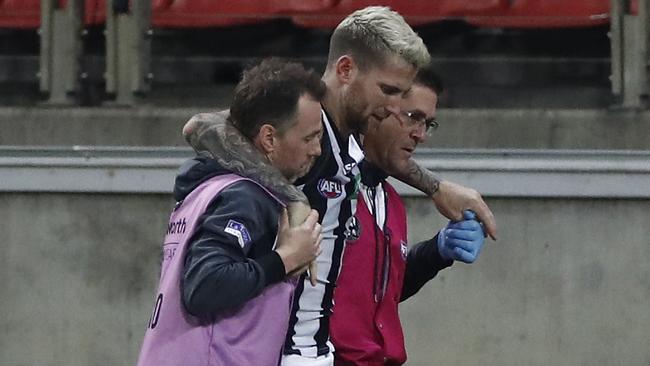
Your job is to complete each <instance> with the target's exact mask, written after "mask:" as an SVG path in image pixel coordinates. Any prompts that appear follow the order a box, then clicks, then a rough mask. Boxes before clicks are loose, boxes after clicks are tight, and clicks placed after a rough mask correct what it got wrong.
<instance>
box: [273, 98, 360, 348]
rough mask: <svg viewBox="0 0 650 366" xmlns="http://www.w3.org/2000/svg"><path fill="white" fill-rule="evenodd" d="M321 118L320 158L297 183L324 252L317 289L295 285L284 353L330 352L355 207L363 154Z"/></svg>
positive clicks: (305, 282) (301, 283) (302, 282)
mask: <svg viewBox="0 0 650 366" xmlns="http://www.w3.org/2000/svg"><path fill="white" fill-rule="evenodd" d="M322 119H323V126H324V128H325V130H326V131H327V133H324V134H323V139H322V141H321V146H322V153H321V156H320V157H319V158H318V159H317V160H316V162H315V164H314V166H313V167H312V169H311V170H310V171H309V173H308V174H307V175H306V176H305V177H303V178H301V179H299V180H298V181H297V182H296V184H298V185H301V188H302V190H303V192H304V193H305V195H306V196H307V198H308V199H309V203H310V205H311V207H312V208H313V209H315V210H317V211H318V214H319V218H320V221H321V225H322V235H323V241H322V243H321V247H322V249H323V252H322V253H321V254H320V256H319V257H318V259H317V263H318V284H317V285H316V287H313V286H312V285H311V284H310V283H309V278H307V276H305V275H303V277H302V278H301V280H300V281H299V283H298V286H297V288H296V292H295V294H294V298H293V308H292V313H291V317H290V322H289V329H288V331H287V338H286V341H285V346H284V354H286V355H291V354H295V355H301V356H305V357H317V356H321V355H326V354H328V353H330V352H332V351H334V347H333V346H332V344H331V343H330V341H329V317H330V314H331V312H332V305H333V301H332V299H333V295H334V288H335V284H336V278H337V277H338V275H339V271H340V266H341V258H342V256H343V250H344V246H345V231H346V222H347V221H348V220H349V219H350V218H351V217H352V216H353V214H354V210H355V209H356V194H357V192H356V190H357V187H358V176H359V168H358V164H359V163H360V162H361V160H362V159H363V152H362V150H361V148H360V147H359V145H358V144H357V141H356V140H355V139H354V137H353V136H350V137H349V138H348V139H344V138H343V136H341V134H340V133H339V131H338V129H337V127H336V126H335V125H334V124H333V123H331V122H330V119H329V117H328V115H327V113H326V112H325V111H324V110H323V111H322Z"/></svg>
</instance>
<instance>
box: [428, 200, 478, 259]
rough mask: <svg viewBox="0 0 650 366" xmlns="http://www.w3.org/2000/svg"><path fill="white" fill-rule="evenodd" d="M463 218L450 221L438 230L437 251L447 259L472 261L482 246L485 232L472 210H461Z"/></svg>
mask: <svg viewBox="0 0 650 366" xmlns="http://www.w3.org/2000/svg"><path fill="white" fill-rule="evenodd" d="M463 219H464V220H462V221H456V222H454V221H450V222H449V224H448V225H447V227H445V228H444V229H442V230H440V233H438V252H440V256H441V257H443V258H445V259H448V260H455V261H461V262H464V263H474V261H476V259H478V256H479V254H480V253H481V248H483V243H484V242H485V234H484V233H483V228H482V227H481V224H480V223H479V222H478V221H476V215H475V214H474V212H472V211H469V210H467V211H463Z"/></svg>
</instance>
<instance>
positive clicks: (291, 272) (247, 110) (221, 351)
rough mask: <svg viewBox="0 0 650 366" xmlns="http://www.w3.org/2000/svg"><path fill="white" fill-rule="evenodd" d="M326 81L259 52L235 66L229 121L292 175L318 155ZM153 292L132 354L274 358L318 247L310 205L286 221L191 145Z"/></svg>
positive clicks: (212, 359)
mask: <svg viewBox="0 0 650 366" xmlns="http://www.w3.org/2000/svg"><path fill="white" fill-rule="evenodd" d="M324 94H325V86H324V84H323V82H322V81H321V80H320V78H319V77H318V76H317V75H316V74H314V73H313V72H311V71H306V70H305V69H304V68H303V67H302V66H301V65H299V64H296V63H287V62H283V61H280V60H278V59H267V60H264V61H262V62H261V63H260V64H259V65H258V66H256V67H253V68H251V69H249V70H247V71H246V72H244V74H243V78H242V80H241V82H240V83H239V84H238V86H237V88H236V89H235V94H234V99H233V101H232V104H231V109H230V112H231V122H232V124H233V125H234V126H235V128H237V129H238V130H239V132H240V133H241V134H242V135H243V136H245V137H246V138H248V139H249V140H250V141H251V143H252V145H251V146H254V148H256V149H257V150H259V152H260V153H261V154H262V155H263V156H265V157H266V159H267V160H268V162H269V163H270V164H272V165H273V166H275V167H276V168H277V169H278V170H279V171H280V172H281V173H282V174H283V176H284V177H285V178H286V179H287V180H289V181H290V182H293V181H294V180H295V179H297V178H299V177H301V176H302V175H304V174H305V173H306V172H307V171H308V170H309V169H310V168H311V166H312V165H313V162H314V160H315V159H316V157H318V156H319V155H320V152H321V151H320V138H321V136H322V133H323V130H322V125H321V112H320V101H321V99H322V98H323V96H324ZM174 196H175V198H176V200H177V201H178V204H177V205H176V207H175V208H174V210H173V212H172V214H171V218H170V220H169V225H168V229H167V233H166V236H165V241H164V246H163V262H162V270H161V277H160V283H159V287H158V295H157V296H156V301H155V303H154V309H153V313H152V315H151V319H150V322H149V326H148V328H147V331H146V333H145V337H144V342H143V345H142V349H141V351H140V358H139V361H138V365H140V366H154V365H155V366H161V365H162V366H164V365H170V366H171V365H175V366H181V365H182V366H191V365H201V366H209V365H223V366H232V365H256V366H260V365H269V366H271V365H273V366H275V365H277V364H278V362H279V358H280V355H281V352H282V345H283V343H284V337H285V334H286V332H287V326H288V324H289V314H290V310H291V303H292V296H293V291H294V288H295V284H296V281H297V277H296V276H298V275H300V274H302V272H304V270H305V268H306V266H307V265H308V263H309V262H311V261H312V260H314V259H315V258H316V256H317V255H318V254H319V253H320V240H321V238H320V231H321V226H320V224H318V213H317V212H316V211H314V210H312V212H311V213H310V214H309V215H308V216H307V219H306V220H305V221H304V223H302V224H301V225H298V226H296V227H289V225H288V218H287V213H286V210H284V203H283V202H281V201H280V200H279V199H278V198H276V197H275V196H273V195H272V194H271V193H269V192H268V191H266V190H265V189H264V188H263V187H262V186H261V185H259V184H258V183H256V182H254V181H252V180H250V179H246V178H243V177H241V176H237V175H235V174H232V173H231V171H230V170H228V169H225V168H224V167H223V166H220V165H219V163H217V162H216V161H215V160H212V159H209V158H208V157H205V156H198V157H196V158H195V159H192V160H189V161H188V162H186V163H185V164H184V165H183V166H182V167H181V171H180V174H179V175H178V176H177V178H176V184H175V187H174Z"/></svg>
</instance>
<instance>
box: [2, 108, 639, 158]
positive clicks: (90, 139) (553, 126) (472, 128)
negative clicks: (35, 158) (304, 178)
mask: <svg viewBox="0 0 650 366" xmlns="http://www.w3.org/2000/svg"><path fill="white" fill-rule="evenodd" d="M206 111H209V109H206V108H160V107H140V108H121V109H120V108H20V107H11V108H9V107H8V108H0V131H2V133H0V145H127V146H129V145H131V146H133V145H135V146H138V145H141V146H173V145H175V146H185V142H184V141H183V139H182V138H181V135H180V131H181V128H182V126H183V124H184V123H185V122H186V121H187V120H188V119H189V118H190V117H191V116H192V115H194V114H196V113H199V112H206ZM438 117H439V118H438V119H439V120H440V123H441V127H440V128H439V129H438V130H437V131H436V132H435V134H434V136H433V137H432V138H430V139H429V141H428V143H427V144H424V145H423V146H427V145H428V146H432V147H438V148H522V149H632V150H650V139H649V138H648V131H650V112H640V113H636V112H622V111H615V110H604V109H603V110H596V109H594V110H577V109H566V110H547V109H504V110H500V109H447V110H441V111H440V113H439V116H438Z"/></svg>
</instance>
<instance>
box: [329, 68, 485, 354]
mask: <svg viewBox="0 0 650 366" xmlns="http://www.w3.org/2000/svg"><path fill="white" fill-rule="evenodd" d="M442 90H443V88H442V83H441V82H440V79H439V78H438V77H437V75H436V74H435V73H434V72H433V70H432V69H431V67H430V66H429V67H425V68H422V69H420V70H419V71H418V74H417V76H416V78H415V81H414V84H413V87H412V88H411V90H410V91H409V92H408V93H407V94H406V96H405V98H404V99H403V101H402V114H401V116H399V118H396V117H394V116H391V117H389V118H386V119H384V120H382V121H380V122H373V123H370V124H369V126H368V129H367V131H366V134H365V135H364V141H363V150H364V152H365V155H366V159H365V160H364V161H363V162H362V165H361V184H360V187H359V192H358V194H357V206H356V213H355V215H354V216H352V217H351V218H350V219H349V220H348V221H347V222H346V230H345V232H344V235H345V236H346V247H345V254H344V255H343V265H342V267H341V273H340V274H339V278H338V281H337V287H336V291H335V292H334V304H335V305H334V311H333V314H332V316H331V317H330V334H331V337H332V343H333V344H334V347H335V350H336V351H335V352H334V357H335V362H334V364H335V366H379V365H401V364H403V363H404V362H405V361H406V350H405V348H404V336H403V332H402V326H401V323H400V319H399V313H398V305H399V303H400V302H401V301H403V300H405V299H407V298H408V297H410V296H412V295H413V294H415V293H416V292H417V291H418V290H419V289H420V288H421V287H422V286H423V285H424V284H425V283H426V282H427V281H429V280H430V279H432V278H433V277H434V276H435V275H436V274H437V273H438V271H440V270H442V269H444V268H447V267H449V266H451V265H452V263H453V261H455V260H458V261H461V262H465V263H472V262H474V261H475V260H476V259H477V257H478V255H479V253H480V250H481V247H482V245H483V242H484V235H483V230H482V228H481V225H480V224H479V223H478V222H477V221H476V218H475V215H474V213H473V212H471V211H465V212H464V214H463V215H464V217H463V220H460V221H456V222H450V223H449V225H447V227H446V228H445V229H443V230H442V231H440V232H439V233H438V234H437V235H435V236H434V237H433V238H432V239H430V240H426V241H424V242H422V243H418V244H416V245H414V246H412V247H411V248H409V246H408V244H407V243H408V240H407V225H406V210H405V208H404V204H403V202H402V199H401V198H400V196H399V195H398V194H397V192H396V191H395V189H394V188H393V186H392V185H391V184H390V183H388V182H387V181H386V178H387V177H388V176H389V175H391V174H394V173H395V172H396V171H400V170H401V169H402V166H404V165H406V164H407V161H408V159H410V158H411V155H412V154H413V150H414V149H415V148H416V147H417V145H418V144H420V143H421V142H423V141H424V140H425V139H426V136H427V133H429V132H430V131H431V130H433V129H435V127H437V122H436V121H435V114H436V105H437V102H438V95H439V94H440V93H442Z"/></svg>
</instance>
